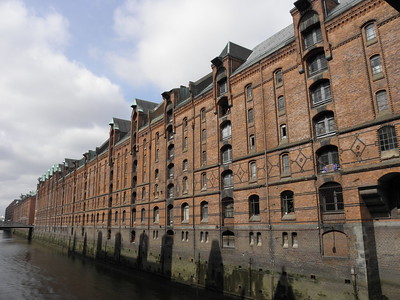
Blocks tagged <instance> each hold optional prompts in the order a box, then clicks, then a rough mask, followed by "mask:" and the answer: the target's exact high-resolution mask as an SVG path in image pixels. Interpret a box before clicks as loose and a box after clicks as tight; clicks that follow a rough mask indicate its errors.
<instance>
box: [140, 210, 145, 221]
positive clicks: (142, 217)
mask: <svg viewBox="0 0 400 300" xmlns="http://www.w3.org/2000/svg"><path fill="white" fill-rule="evenodd" d="M140 221H141V222H142V223H144V222H145V221H146V210H145V209H144V208H142V210H141V212H140Z"/></svg>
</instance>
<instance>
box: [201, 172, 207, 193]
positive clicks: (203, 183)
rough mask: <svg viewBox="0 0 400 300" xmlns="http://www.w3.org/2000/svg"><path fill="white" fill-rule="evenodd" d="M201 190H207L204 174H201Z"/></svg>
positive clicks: (205, 175)
mask: <svg viewBox="0 0 400 300" xmlns="http://www.w3.org/2000/svg"><path fill="white" fill-rule="evenodd" d="M201 189H202V190H206V189H207V174H206V173H202V174H201Z"/></svg>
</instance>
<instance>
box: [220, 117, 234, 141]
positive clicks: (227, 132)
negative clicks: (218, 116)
mask: <svg viewBox="0 0 400 300" xmlns="http://www.w3.org/2000/svg"><path fill="white" fill-rule="evenodd" d="M231 134H232V132H231V122H229V121H228V122H224V123H223V124H222V125H221V137H222V139H223V140H226V139H229V138H230V137H231Z"/></svg>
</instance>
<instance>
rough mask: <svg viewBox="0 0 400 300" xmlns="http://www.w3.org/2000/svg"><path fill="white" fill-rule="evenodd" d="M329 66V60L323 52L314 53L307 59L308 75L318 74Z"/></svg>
mask: <svg viewBox="0 0 400 300" xmlns="http://www.w3.org/2000/svg"><path fill="white" fill-rule="evenodd" d="M327 68H328V61H327V60H326V58H325V54H324V53H323V52H322V53H317V54H315V55H312V56H311V57H310V58H309V59H307V69H308V76H313V75H315V74H318V73H320V72H322V71H323V70H326V69H327Z"/></svg>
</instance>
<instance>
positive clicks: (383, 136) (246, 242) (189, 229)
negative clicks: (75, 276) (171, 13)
mask: <svg viewBox="0 0 400 300" xmlns="http://www.w3.org/2000/svg"><path fill="white" fill-rule="evenodd" d="M295 5H296V8H294V9H293V10H292V11H291V14H292V16H293V24H292V25H291V26H289V27H287V28H285V29H283V30H282V31H281V32H279V33H277V34H276V35H275V36H273V37H271V38H270V39H268V40H267V41H265V42H263V43H261V44H260V45H259V46H257V47H256V48H254V49H253V50H248V49H246V48H243V47H241V46H238V45H235V44H233V43H228V45H227V47H226V48H225V49H224V50H223V51H222V53H221V54H220V55H219V56H218V57H216V58H215V59H213V60H212V72H211V73H210V74H208V75H206V76H205V77H203V78H202V79H200V80H198V81H196V82H190V83H189V86H188V87H185V86H181V87H180V88H176V89H172V90H171V91H167V92H164V93H163V94H162V97H163V101H162V103H160V104H155V103H151V102H148V101H143V100H139V99H136V100H135V101H134V102H133V104H132V117H131V120H129V121H127V120H120V119H117V118H114V119H113V120H112V121H111V122H110V136H109V139H108V140H107V141H106V142H105V143H104V144H103V145H101V146H100V147H98V148H96V150H95V151H89V152H88V153H86V154H85V155H84V157H83V158H82V159H80V160H72V159H66V160H65V162H64V163H63V164H60V165H55V166H53V167H52V168H51V169H50V170H49V171H48V172H47V173H46V174H45V175H44V176H43V177H41V179H40V181H39V184H38V191H37V209H36V221H35V225H36V229H35V232H36V234H37V235H38V236H39V235H43V236H46V235H48V233H51V234H54V233H56V235H57V236H58V238H60V239H63V240H65V241H66V243H68V245H69V247H71V248H73V250H74V251H75V250H76V251H78V250H79V251H80V250H82V251H83V252H84V254H88V252H87V251H89V252H90V251H92V253H91V254H92V255H93V256H97V257H110V256H112V257H113V258H114V259H116V260H119V261H124V262H125V263H126V264H134V265H135V266H137V267H138V268H141V269H145V270H149V271H153V272H157V273H162V274H164V275H165V276H171V277H172V278H174V279H175V280H178V281H181V282H186V283H190V284H193V283H197V284H200V285H204V286H207V287H211V288H218V289H224V290H226V291H229V292H232V293H236V294H239V295H243V296H248V297H252V298H257V299H271V298H274V297H275V298H274V299H279V298H278V297H283V296H286V297H288V298H291V297H292V298H293V297H294V298H296V299H307V297H309V298H311V299H322V298H324V297H328V298H329V299H368V298H369V299H380V298H379V297H382V296H386V297H388V298H390V299H395V298H396V295H397V293H396V290H397V291H398V288H399V285H398V282H400V268H399V266H400V259H399V257H400V256H399V255H398V254H400V246H399V245H400V243H399V234H398V230H399V226H400V223H399V208H400V206H399V205H400V192H399V180H400V158H399V147H398V138H399V134H398V133H399V131H400V121H399V120H400V98H399V95H400V84H399V82H400V69H399V63H398V55H397V51H398V45H399V44H400V34H399V29H398V28H400V22H399V20H400V19H399V13H398V12H397V11H396V10H395V9H393V8H392V7H391V6H389V5H388V4H387V3H386V2H385V1H381V0H373V1H359V0H345V1H341V3H340V4H338V2H337V1H335V0H326V1H322V0H314V1H307V0H299V1H297V2H296V3H295ZM71 240H72V241H73V242H71ZM90 244H92V245H94V246H93V249H92V250H87V249H88V245H90ZM79 245H83V246H81V248H79V247H80V246H79Z"/></svg>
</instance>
